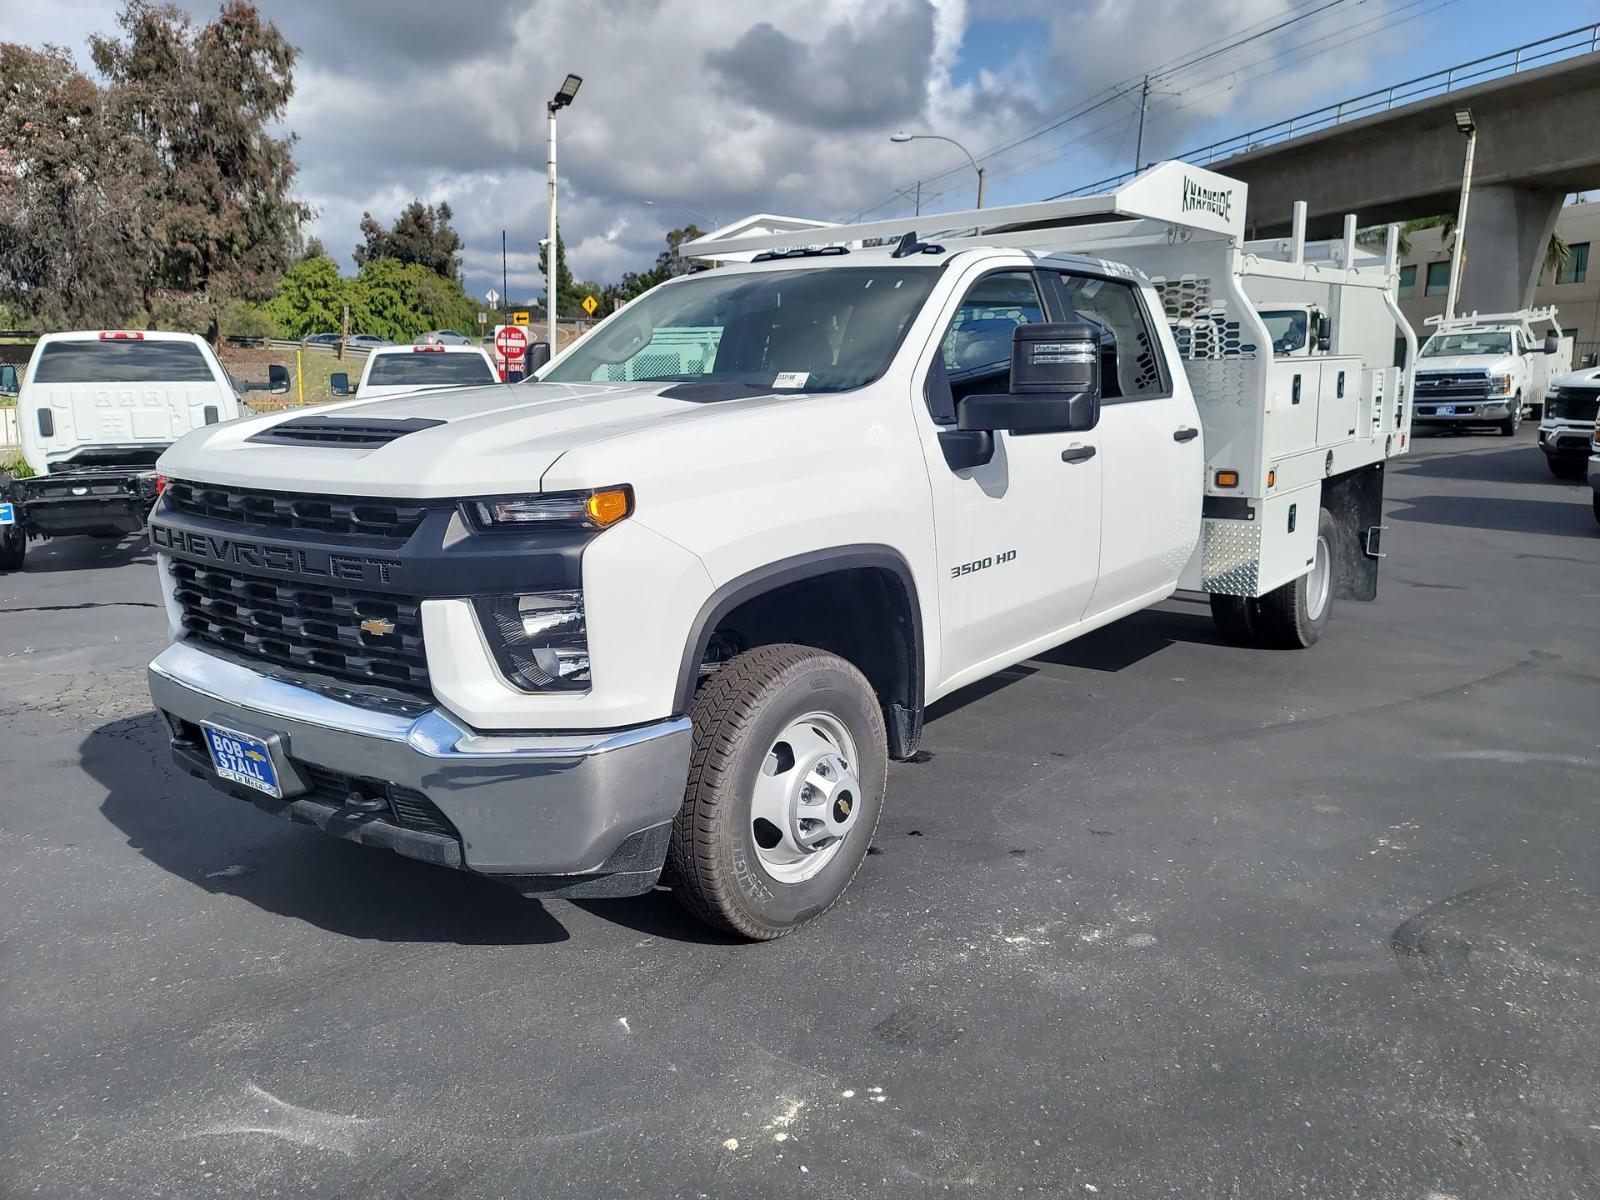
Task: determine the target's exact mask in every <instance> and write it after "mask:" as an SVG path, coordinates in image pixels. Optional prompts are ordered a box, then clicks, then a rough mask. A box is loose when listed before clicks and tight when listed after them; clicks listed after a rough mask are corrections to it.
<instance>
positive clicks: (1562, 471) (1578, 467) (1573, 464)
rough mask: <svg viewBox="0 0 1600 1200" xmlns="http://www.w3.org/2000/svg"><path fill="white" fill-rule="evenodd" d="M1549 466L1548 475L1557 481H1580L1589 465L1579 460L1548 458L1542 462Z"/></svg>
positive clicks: (1552, 456)
mask: <svg viewBox="0 0 1600 1200" xmlns="http://www.w3.org/2000/svg"><path fill="white" fill-rule="evenodd" d="M1544 461H1545V462H1546V463H1548V464H1549V466H1550V474H1552V475H1554V476H1555V477H1556V478H1557V479H1582V478H1583V477H1584V475H1585V473H1587V471H1588V470H1589V464H1588V462H1587V461H1586V460H1584V459H1581V458H1556V457H1555V456H1554V455H1551V456H1548V457H1546V458H1545V460H1544Z"/></svg>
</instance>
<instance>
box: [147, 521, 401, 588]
mask: <svg viewBox="0 0 1600 1200" xmlns="http://www.w3.org/2000/svg"><path fill="white" fill-rule="evenodd" d="M150 542H151V544H152V545H153V546H155V547H156V548H157V549H160V550H170V551H172V552H173V553H174V554H181V555H184V556H186V557H189V558H203V559H208V560H210V561H211V562H218V563H228V564H232V565H234V566H240V567H254V568H256V569H257V570H266V571H277V572H282V573H284V574H289V575H301V576H305V577H306V578H309V579H333V580H338V581H340V582H342V583H389V582H391V581H392V576H393V572H394V570H395V568H396V567H398V566H399V565H400V560H399V559H397V558H377V557H373V556H372V555H368V554H339V553H333V552H329V551H323V550H316V549H307V548H305V547H302V546H279V545H273V544H272V543H269V542H254V541H247V540H243V539H240V538H230V537H219V536H217V535H216V534H210V533H199V532H196V531H192V530H187V529H172V528H169V527H168V526H165V525H161V524H159V523H156V522H152V523H151V525H150Z"/></svg>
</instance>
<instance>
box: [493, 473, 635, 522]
mask: <svg viewBox="0 0 1600 1200" xmlns="http://www.w3.org/2000/svg"><path fill="white" fill-rule="evenodd" d="M464 507H465V509H466V513H467V519H468V520H470V521H471V522H472V524H473V526H474V527H475V528H477V529H481V530H504V531H516V532H521V533H528V532H530V531H532V530H535V529H551V528H560V529H605V528H606V527H607V526H610V525H615V524H616V523H617V522H618V521H620V520H622V519H623V518H624V517H626V516H628V515H629V514H630V513H632V512H633V489H632V488H631V487H628V486H627V485H625V484H624V485H622V486H620V487H608V488H597V489H595V490H594V491H584V492H550V493H548V494H546V495H542V496H491V497H488V498H486V499H483V500H468V501H466V503H465V506H464Z"/></svg>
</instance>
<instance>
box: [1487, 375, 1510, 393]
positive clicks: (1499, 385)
mask: <svg viewBox="0 0 1600 1200" xmlns="http://www.w3.org/2000/svg"><path fill="white" fill-rule="evenodd" d="M1510 391H1511V376H1509V375H1491V376H1489V394H1490V395H1491V396H1504V395H1506V394H1507V393H1508V392H1510Z"/></svg>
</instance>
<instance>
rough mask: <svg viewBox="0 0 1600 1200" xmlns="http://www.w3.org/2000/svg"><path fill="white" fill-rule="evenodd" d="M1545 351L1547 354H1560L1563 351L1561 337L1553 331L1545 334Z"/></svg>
mask: <svg viewBox="0 0 1600 1200" xmlns="http://www.w3.org/2000/svg"><path fill="white" fill-rule="evenodd" d="M1544 352H1545V353H1546V354H1559V353H1561V339H1560V338H1558V337H1557V336H1556V335H1555V334H1553V333H1547V334H1545V336H1544Z"/></svg>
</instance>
